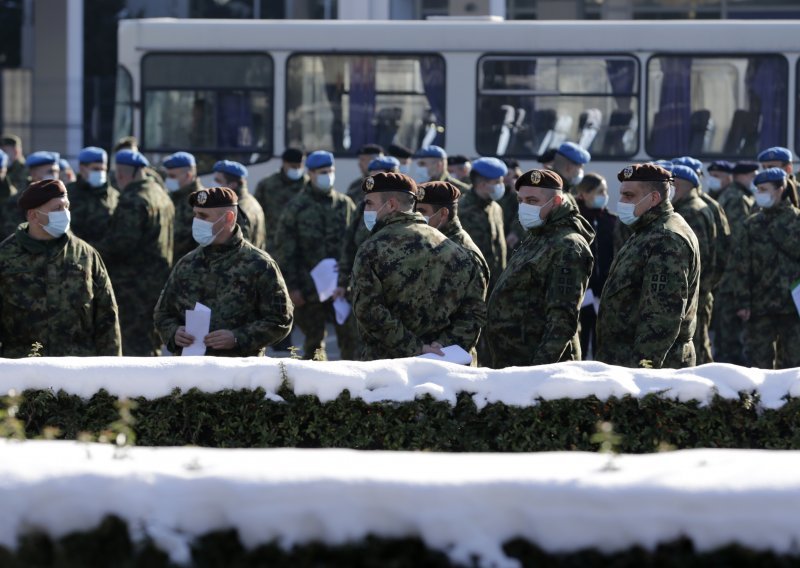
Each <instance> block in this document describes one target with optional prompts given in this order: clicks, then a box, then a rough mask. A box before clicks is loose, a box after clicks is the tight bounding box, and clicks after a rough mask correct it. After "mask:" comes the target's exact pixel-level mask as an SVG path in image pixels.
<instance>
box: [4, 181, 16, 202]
mask: <svg viewBox="0 0 800 568" xmlns="http://www.w3.org/2000/svg"><path fill="white" fill-rule="evenodd" d="M16 194H17V188H16V187H15V186H14V184H13V183H11V178H9V177H8V176H6V177H4V178H3V179H1V180H0V204H2V203H5V201H6V200H7V199H8V198H9V197H11V196H12V195H16Z"/></svg>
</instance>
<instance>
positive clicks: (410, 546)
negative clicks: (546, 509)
mask: <svg viewBox="0 0 800 568" xmlns="http://www.w3.org/2000/svg"><path fill="white" fill-rule="evenodd" d="M504 549H505V552H506V554H507V555H508V556H509V557H512V558H516V559H518V560H519V561H520V562H521V563H522V565H523V566H531V567H533V566H535V567H537V568H540V567H545V568H548V567H554V568H555V567H564V568H567V567H569V568H595V567H597V568H600V567H607V566H614V567H616V568H641V567H643V566H658V567H662V568H695V567H697V568H706V567H708V566H724V567H726V568H743V567H753V568H773V567H774V568H779V567H780V568H788V567H790V566H791V567H796V566H797V565H798V562H800V559H798V558H797V557H793V556H788V555H779V554H775V553H773V552H756V551H753V550H749V549H746V548H742V547H740V546H736V545H731V546H727V547H724V548H720V549H717V550H714V551H711V552H702V553H700V552H697V551H695V550H694V547H693V546H692V543H691V541H689V540H688V539H680V540H677V541H675V542H671V543H667V544H662V545H660V546H659V547H658V548H656V549H655V550H653V551H647V550H644V549H643V548H639V547H635V548H631V549H629V550H625V551H621V552H616V553H613V554H603V553H600V552H598V551H596V550H581V551H577V552H571V553H562V554H550V553H547V552H545V551H543V550H542V549H540V548H539V547H537V546H536V545H533V544H531V543H529V542H527V541H523V540H519V539H517V540H512V541H509V542H507V543H505V544H504ZM191 552H192V562H191V566H193V567H197V568H212V567H213V568H215V567H220V568H240V567H241V568H245V567H248V568H250V567H253V568H255V567H257V566H258V567H263V566H270V567H275V568H284V567H285V568H297V567H304V566H314V567H316V568H322V567H329V566H348V567H352V568H394V567H398V568H399V567H406V566H408V567H411V566H414V567H418V566H424V567H429V568H439V567H451V566H458V565H457V564H454V563H452V562H451V561H450V559H449V558H448V557H447V555H446V554H444V553H443V552H441V551H437V550H432V549H429V548H428V547H427V546H426V545H425V543H424V542H423V541H422V540H420V539H419V538H404V539H389V538H380V537H374V536H369V537H367V538H365V539H363V540H361V541H359V542H354V543H351V544H345V545H338V546H328V545H325V544H321V543H309V544H303V545H296V546H294V547H293V548H291V549H289V550H283V549H281V548H280V547H279V546H277V545H276V544H274V543H273V544H266V545H263V546H260V547H258V548H255V549H254V550H250V551H248V550H245V549H244V547H243V546H242V544H241V542H240V541H239V537H238V535H237V533H236V531H218V532H213V533H210V534H207V535H205V536H203V537H201V538H199V539H197V541H196V542H194V543H193V545H192V550H191ZM472 565H473V566H477V565H478V559H475V562H474V563H473V564H472ZM29 566H36V567H39V568H50V567H53V568H83V567H86V566H92V567H97V568H105V567H109V568H112V567H113V568H139V567H141V568H166V567H172V566H174V564H171V563H170V562H169V559H168V557H167V555H166V554H165V553H164V552H162V551H161V550H159V549H158V547H157V546H156V545H155V544H154V543H153V542H152V541H145V542H144V543H140V544H135V543H133V542H132V541H131V539H130V536H129V535H128V529H127V526H126V524H125V522H124V521H123V520H121V519H119V518H118V517H114V516H111V517H106V519H104V520H103V522H102V523H101V524H100V525H99V526H98V527H97V528H96V529H94V530H91V531H87V532H80V533H73V534H70V535H67V536H65V537H63V538H61V539H58V540H53V539H51V538H49V537H48V536H46V535H43V534H28V535H26V536H24V537H23V538H21V539H20V543H19V547H18V549H17V550H16V551H14V552H11V551H9V550H7V549H4V548H2V547H0V567H3V568H23V567H25V568H27V567H29Z"/></svg>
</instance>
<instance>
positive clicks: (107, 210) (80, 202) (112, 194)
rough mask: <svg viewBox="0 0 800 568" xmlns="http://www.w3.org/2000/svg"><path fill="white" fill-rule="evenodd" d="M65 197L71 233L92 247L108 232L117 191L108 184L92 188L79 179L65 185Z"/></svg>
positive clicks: (114, 208) (116, 202)
mask: <svg viewBox="0 0 800 568" xmlns="http://www.w3.org/2000/svg"><path fill="white" fill-rule="evenodd" d="M67 195H68V196H69V209H70V213H71V219H70V228H71V229H72V232H73V233H75V234H76V235H77V236H78V237H80V238H82V239H83V240H85V241H86V242H88V243H90V244H91V245H93V246H94V244H95V243H97V242H98V241H99V240H100V239H102V238H103V236H104V235H105V234H106V233H107V232H108V228H109V226H110V224H111V217H112V216H113V215H114V210H116V208H117V205H118V204H119V191H118V190H117V189H116V188H114V187H113V186H112V185H111V184H110V183H105V184H104V185H102V186H101V187H92V186H91V185H89V184H88V183H87V182H86V181H85V180H83V179H82V178H80V177H79V178H78V179H77V180H75V181H74V182H72V183H70V184H69V185H67Z"/></svg>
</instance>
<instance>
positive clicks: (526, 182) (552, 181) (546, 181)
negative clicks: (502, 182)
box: [514, 170, 564, 191]
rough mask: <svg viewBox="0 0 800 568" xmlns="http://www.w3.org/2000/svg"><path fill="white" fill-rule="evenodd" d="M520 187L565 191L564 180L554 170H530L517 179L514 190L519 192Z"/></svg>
mask: <svg viewBox="0 0 800 568" xmlns="http://www.w3.org/2000/svg"><path fill="white" fill-rule="evenodd" d="M520 187H541V188H544V189H557V190H559V191H560V190H562V189H564V180H562V179H561V176H560V175H558V174H557V173H556V172H554V171H552V170H530V171H527V172H525V173H524V174H522V175H521V176H519V177H518V178H517V181H516V182H515V183H514V188H515V189H516V190H517V191H519V188H520Z"/></svg>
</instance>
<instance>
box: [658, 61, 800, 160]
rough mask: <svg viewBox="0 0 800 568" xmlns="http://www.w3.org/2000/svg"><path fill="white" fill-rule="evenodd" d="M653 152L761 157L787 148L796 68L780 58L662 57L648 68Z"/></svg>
mask: <svg viewBox="0 0 800 568" xmlns="http://www.w3.org/2000/svg"><path fill="white" fill-rule="evenodd" d="M647 81H648V89H647V90H648V99H647V152H648V154H650V155H651V156H653V157H656V158H672V157H675V156H683V155H687V154H688V155H691V156H697V157H706V158H712V157H722V156H725V157H730V158H746V159H755V156H756V154H758V152H759V151H760V150H761V149H763V148H768V147H769V146H776V145H781V146H785V145H786V112H787V111H786V106H787V100H786V92H787V84H788V65H787V63H786V60H785V59H784V58H783V57H782V56H779V55H757V56H748V57H745V56H741V57H736V56H725V57H721V56H717V57H711V56H703V57H686V56H673V55H661V56H655V57H652V58H651V59H650V61H649V62H648V65H647Z"/></svg>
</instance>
